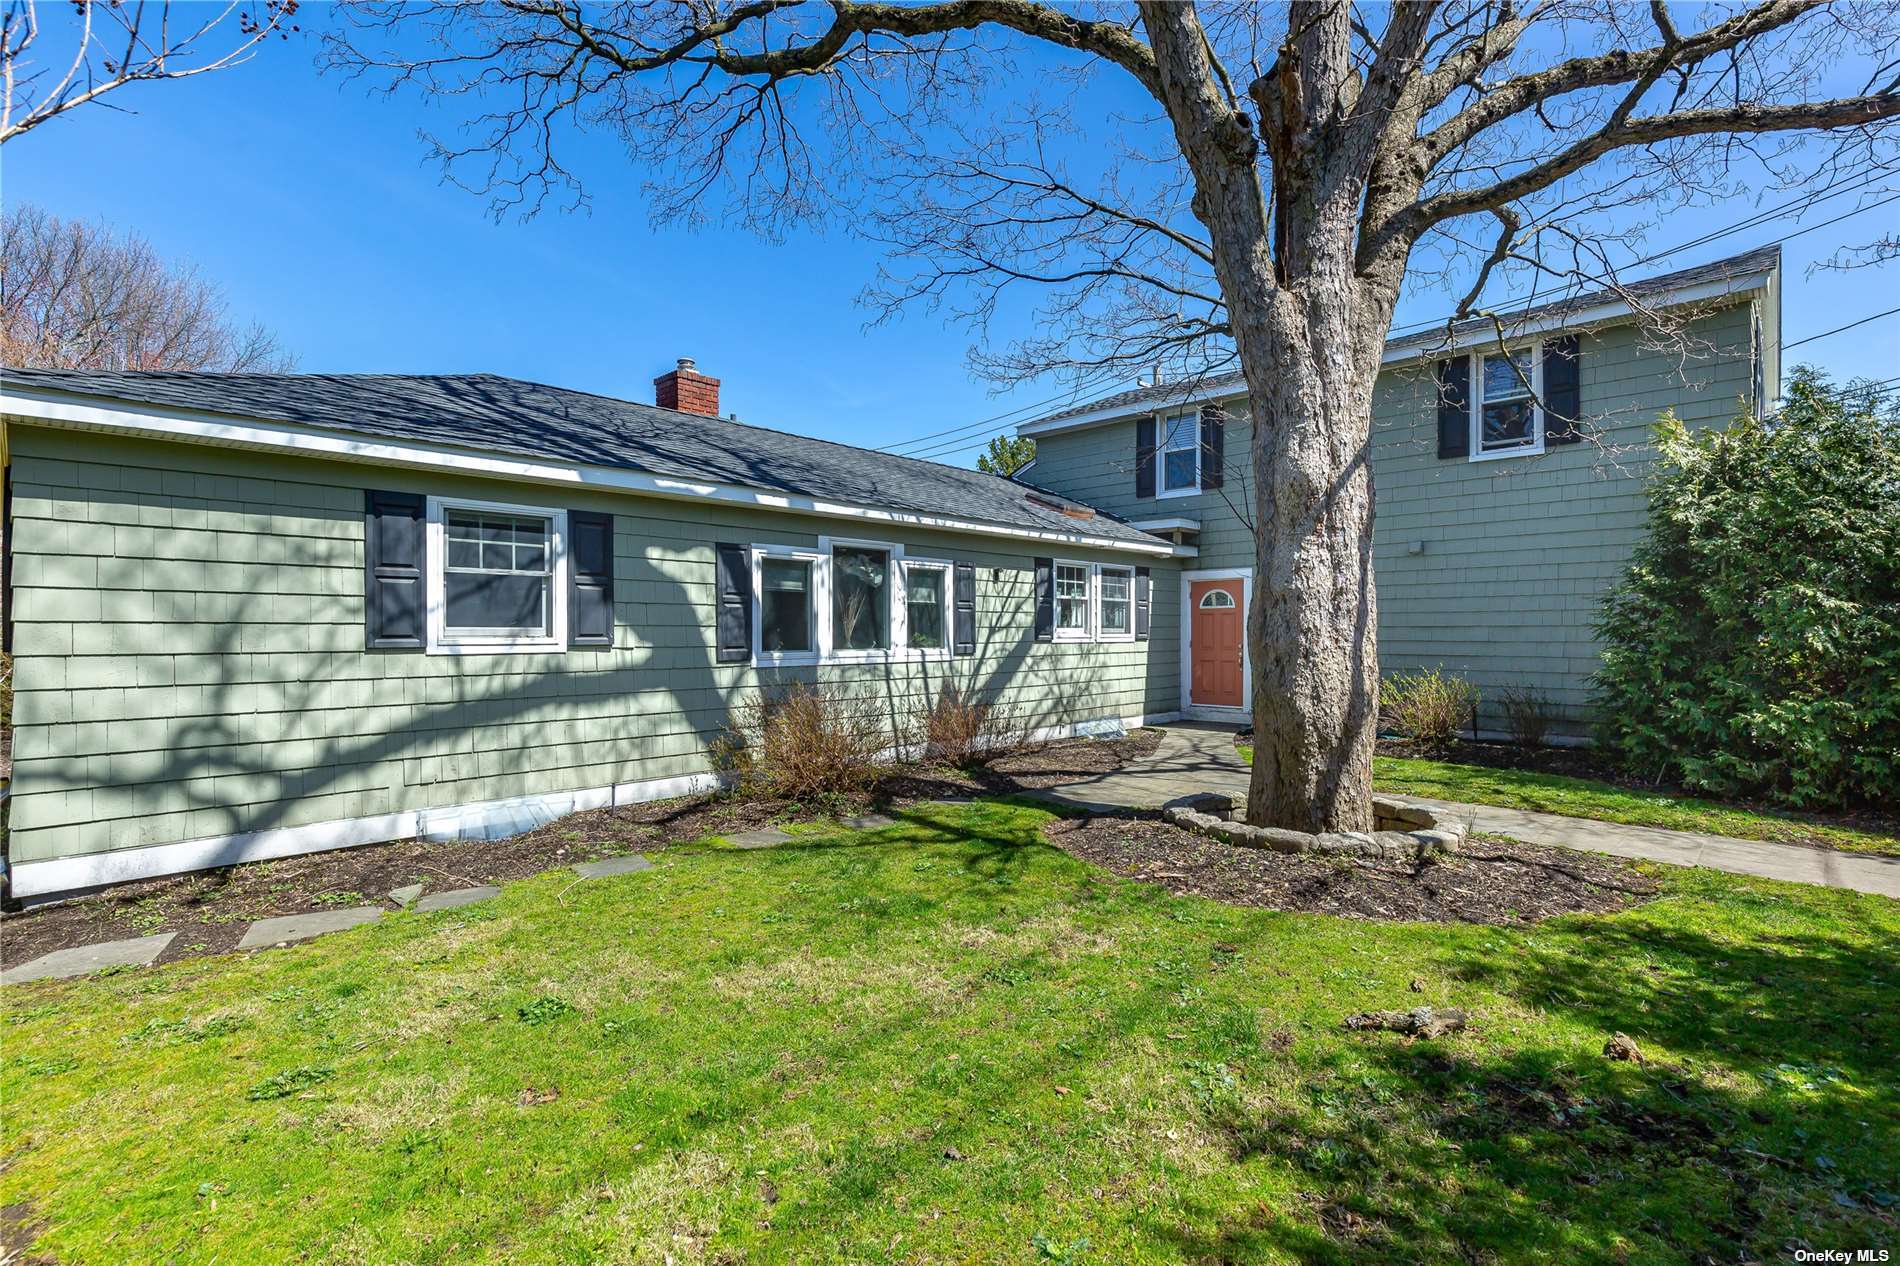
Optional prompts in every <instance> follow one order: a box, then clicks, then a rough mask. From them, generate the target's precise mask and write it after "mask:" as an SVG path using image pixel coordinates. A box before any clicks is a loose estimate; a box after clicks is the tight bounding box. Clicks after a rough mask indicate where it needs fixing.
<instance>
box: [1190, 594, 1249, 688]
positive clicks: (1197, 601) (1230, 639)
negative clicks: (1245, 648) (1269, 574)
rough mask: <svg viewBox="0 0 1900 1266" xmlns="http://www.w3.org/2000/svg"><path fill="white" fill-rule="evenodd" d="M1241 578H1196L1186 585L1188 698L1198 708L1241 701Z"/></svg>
mask: <svg viewBox="0 0 1900 1266" xmlns="http://www.w3.org/2000/svg"><path fill="white" fill-rule="evenodd" d="M1244 586H1245V582H1244V581H1241V580H1196V581H1194V582H1193V583H1191V584H1190V585H1189V586H1188V603H1189V605H1190V607H1191V608H1192V611H1191V612H1190V620H1189V638H1190V641H1189V652H1188V653H1189V655H1190V657H1191V659H1192V661H1193V678H1192V680H1191V681H1190V682H1189V689H1188V696H1189V702H1190V703H1191V704H1192V705H1193V706H1195V707H1199V708H1238V707H1242V706H1244V705H1245V703H1246V700H1245V699H1244V698H1243V697H1242V689H1241V678H1242V672H1241V664H1242V660H1241V644H1242V642H1243V641H1244V624H1243V621H1244V619H1245V616H1246V607H1245V606H1244V599H1245V595H1246V589H1245V587H1244Z"/></svg>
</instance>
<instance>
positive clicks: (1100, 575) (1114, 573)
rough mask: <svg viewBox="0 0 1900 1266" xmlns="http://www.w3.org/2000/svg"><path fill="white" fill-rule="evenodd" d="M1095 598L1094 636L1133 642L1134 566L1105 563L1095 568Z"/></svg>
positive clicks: (1104, 639) (1113, 640)
mask: <svg viewBox="0 0 1900 1266" xmlns="http://www.w3.org/2000/svg"><path fill="white" fill-rule="evenodd" d="M1095 601H1096V610H1097V612H1098V613H1099V616H1098V622H1097V623H1098V629H1099V631H1098V632H1097V634H1096V640H1097V641H1102V642H1132V641H1134V640H1135V569H1134V568H1132V567H1114V566H1110V565H1108V564H1106V563H1104V564H1102V565H1100V566H1098V567H1097V568H1096V569H1095Z"/></svg>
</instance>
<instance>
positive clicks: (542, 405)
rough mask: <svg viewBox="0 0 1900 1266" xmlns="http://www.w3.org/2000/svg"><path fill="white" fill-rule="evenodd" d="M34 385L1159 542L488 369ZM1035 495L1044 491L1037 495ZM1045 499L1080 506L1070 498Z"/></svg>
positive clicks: (904, 472) (155, 376)
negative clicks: (485, 372) (478, 371)
mask: <svg viewBox="0 0 1900 1266" xmlns="http://www.w3.org/2000/svg"><path fill="white" fill-rule="evenodd" d="M0 386H17V387H33V388H41V389H46V390H54V391H62V392H71V393H74V394H78V395H85V396H94V397H100V398H105V399H111V400H117V401H126V402H134V403H143V404H153V405H168V406H172V407H176V408H183V409H192V410H198V411H203V412H209V413H217V414H224V415H229V416H233V417H238V418H249V419H258V420H262V421H269V422H282V423H289V424H292V425H298V426H309V427H317V428H321V429H323V430H327V431H338V432H344V433H348V434H353V435H365V436H375V437H379V438H386V439H395V440H408V441H415V442H419V443H426V444H438V445H452V446H455V447H459V448H468V449H475V450H479V451H481V452H486V453H502V454H510V455H514V456H519V457H534V458H542V459H551V460H555V461H561V462H569V463H574V464H579V465H591V466H606V467H614V468H618V469H624V470H633V471H640V472H644V473H646V474H650V475H657V476H661V477H664V478H679V479H692V480H712V481H716V482H719V483H727V484H737V485H740V486H743V487H747V488H757V489H761V490H765V491H769V492H784V493H791V494H794V495H801V496H808V497H818V498H823V499H825V500H830V501H840V502H845V503H849V504H853V505H861V506H870V507H875V508H878V509H883V510H895V511H900V512H908V513H917V514H930V515H944V516H949V517H954V518H961V519H970V520H977V521H981V522H984V523H990V524H996V525H1000V526H1004V527H1011V528H1022V529H1029V530H1034V531H1054V532H1061V533H1064V534H1067V535H1081V536H1091V537H1100V538H1106V539H1111V540H1118V541H1128V542H1139V543H1142V544H1146V545H1154V544H1157V542H1156V540H1155V538H1154V537H1152V536H1149V535H1148V534H1147V533H1145V532H1141V531H1139V530H1137V529H1135V528H1132V527H1129V526H1128V525H1127V524H1126V523H1123V522H1121V521H1120V520H1118V519H1116V518H1114V517H1112V516H1110V515H1107V514H1101V513H1097V514H1096V515H1095V516H1094V517H1093V518H1089V519H1086V520H1084V519H1077V518H1074V517H1072V516H1070V515H1066V514H1063V513H1062V512H1061V511H1060V510H1057V509H1051V508H1049V507H1047V506H1043V505H1038V504H1036V503H1035V502H1033V501H1030V500H1029V499H1028V497H1027V493H1028V492H1029V491H1030V489H1029V487H1028V486H1027V485H1025V484H1021V483H1017V482H1014V481H1012V480H1008V479H1004V478H1001V477H999V476H996V475H986V474H984V473H982V472H981V471H975V470H964V469H960V468H958V467H955V466H944V465H941V464H939V463H937V462H927V461H919V460H917V459H915V458H909V457H894V456H892V455H890V454H888V453H877V452H872V451H870V450H869V449H862V448H855V447H853V446H851V445H848V444H837V443H833V442H831V441H829V440H819V439H813V438H812V437H810V436H806V435H793V434H790V433H788V432H785V431H774V430H769V429H767V428H765V427H758V426H748V425H745V424H743V423H740V422H733V421H728V420H726V419H723V418H711V417H704V416H701V415H699V414H692V413H678V412H675V411H673V410H671V409H661V408H657V407H655V406H653V405H646V404H635V403H633V402H631V401H627V400H615V399H613V398H611V397H608V396H597V395H591V394H589V393H587V392H583V391H569V390H566V389H564V388H560V387H548V386H543V385H542V384H540V383H532V382H524V381H522V380H521V379H518V378H502V377H499V376H497V375H494V374H215V373H168V372H147V373H137V372H133V373H103V372H91V371H84V370H51V369H4V370H0ZM1038 495H1039V496H1043V495H1044V494H1042V493H1041V492H1040V491H1038ZM1046 499H1049V500H1055V501H1064V502H1065V504H1069V505H1077V506H1079V505H1080V503H1078V502H1073V501H1065V499H1062V498H1055V497H1048V498H1046Z"/></svg>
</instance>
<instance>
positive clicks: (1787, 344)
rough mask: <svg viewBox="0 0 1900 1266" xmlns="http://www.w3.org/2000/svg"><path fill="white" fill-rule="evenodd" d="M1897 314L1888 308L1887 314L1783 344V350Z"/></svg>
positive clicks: (1881, 313) (1865, 318) (1882, 313)
mask: <svg viewBox="0 0 1900 1266" xmlns="http://www.w3.org/2000/svg"><path fill="white" fill-rule="evenodd" d="M1897 312H1900V308H1888V309H1887V310H1886V311H1885V312H1876V313H1874V314H1873V315H1872V316H1864V317H1862V318H1861V319H1860V320H1858V321H1849V322H1848V323H1847V324H1846V325H1837V326H1835V327H1834V328H1833V329H1831V330H1822V331H1821V332H1820V333H1819V334H1810V335H1808V336H1807V337H1806V338H1798V339H1796V340H1795V341H1794V342H1792V343H1783V344H1782V345H1781V350H1782V351H1784V352H1785V351H1787V350H1788V349H1789V348H1791V347H1799V346H1801V345H1802V344H1803V343H1812V342H1813V341H1814V340H1815V339H1818V338H1827V337H1828V336H1829V335H1831V334H1839V333H1840V332H1841V331H1843V330H1851V329H1853V328H1854V327H1855V326H1859V325H1865V324H1867V323H1868V322H1869V321H1878V320H1880V319H1881V318H1882V317H1890V316H1893V315H1894V314H1895V313H1897Z"/></svg>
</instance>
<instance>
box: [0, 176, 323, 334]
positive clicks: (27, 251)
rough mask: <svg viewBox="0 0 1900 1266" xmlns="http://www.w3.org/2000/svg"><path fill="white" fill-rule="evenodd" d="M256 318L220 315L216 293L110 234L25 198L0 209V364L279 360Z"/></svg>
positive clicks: (133, 239) (136, 240)
mask: <svg viewBox="0 0 1900 1266" xmlns="http://www.w3.org/2000/svg"><path fill="white" fill-rule="evenodd" d="M293 364H294V362H293V360H292V358H291V357H290V355H289V354H288V353H287V352H285V351H284V349H283V347H282V346H281V345H279V344H278V342H277V340H276V338H275V337H274V336H272V335H271V333H270V332H269V331H268V330H266V329H264V327H263V326H261V325H256V324H251V325H239V324H237V323H234V322H233V321H231V320H230V318H229V316H228V314H227V311H226V304H225V300H224V296H223V294H222V293H221V292H220V291H219V290H218V288H217V287H216V286H214V285H212V284H211V283H210V282H207V281H205V280H204V279H203V278H201V277H200V276H198V274H197V273H196V271H194V270H193V269H191V268H190V267H188V266H180V265H173V264H168V263H166V262H165V261H164V260H163V259H162V258H160V256H159V254H158V252H157V251H155V250H153V249H152V246H151V243H149V242H147V241H146V240H145V239H144V238H141V237H139V236H137V235H136V234H128V235H125V236H115V235H114V234H112V233H111V232H109V231H107V230H106V229H104V228H101V227H99V226H98V225H94V224H87V223H85V222H83V221H80V220H62V219H60V218H59V217H58V216H55V215H49V214H47V213H46V212H45V211H42V210H40V209H39V208H38V207H34V206H13V207H9V208H7V210H6V212H5V214H4V215H3V216H0V365H10V366H15V367H18V368H36V369H212V370H226V371H237V370H255V371H266V370H285V369H289V368H291V367H292V365H293Z"/></svg>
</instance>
